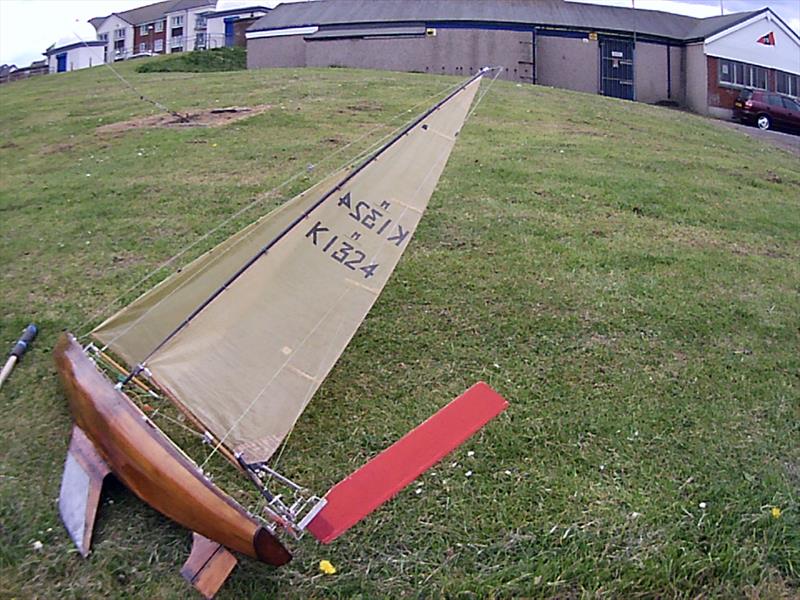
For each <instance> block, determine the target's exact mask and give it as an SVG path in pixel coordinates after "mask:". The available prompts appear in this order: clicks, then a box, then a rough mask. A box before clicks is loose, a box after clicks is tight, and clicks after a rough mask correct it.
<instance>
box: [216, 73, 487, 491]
mask: <svg viewBox="0 0 800 600" xmlns="http://www.w3.org/2000/svg"><path fill="white" fill-rule="evenodd" d="M494 69H495V70H496V72H495V75H494V77H492V79H491V80H490V81H489V84H488V85H487V86H486V89H485V90H483V91H482V92H481V94H480V95H479V96H478V98H477V100H475V103H474V104H473V105H472V109H471V110H470V111H469V113H467V116H466V117H464V123H463V124H462V126H461V128H462V129H463V128H464V126H465V125H466V123H467V122H468V121H469V119H470V117H472V115H473V113H474V112H475V110H476V109H477V108H478V106H479V105H480V103H481V101H482V100H483V97H484V96H486V94H487V93H488V92H489V90H490V89H491V87H492V84H493V83H494V82H495V80H496V79H497V77H498V76H499V75H500V73H501V72H502V71H503V67H494ZM432 171H433V167H431V169H430V171H428V174H426V176H425V177H424V178H423V183H421V184H420V186H419V188H418V191H419V189H421V187H422V185H424V182H425V181H426V180H427V178H428V177H429V176H430V173H431V172H432ZM407 210H408V207H404V208H403V212H402V213H401V215H400V216H401V218H402V216H403V215H405V213H406V212H407ZM380 251H381V248H380V247H379V248H378V249H377V250H376V252H375V255H374V256H373V257H372V260H371V261H370V262H371V263H374V262H376V261H377V259H378V257H379V256H380ZM349 291H350V290H349V288H348V289H346V290H345V294H346V293H347V292H349ZM343 296H344V294H343ZM343 296H342V297H343ZM340 326H341V325H340ZM316 327H317V326H315V327H314V329H315V330H316ZM268 385H269V384H268ZM264 389H266V387H265V388H264ZM263 393H264V390H262V391H261V393H260V394H259V397H260V396H261V395H262V394H263ZM254 402H255V401H254ZM297 421H298V419H295V422H294V423H293V424H292V427H291V428H290V429H289V431H288V432H287V433H286V436H285V437H284V438H283V442H282V443H281V449H280V451H279V452H278V456H277V457H275V460H274V461H273V463H272V467H271V468H272V469H273V470H275V471H277V470H278V464H279V463H280V460H281V458H282V457H283V453H284V451H285V450H286V447H287V446H288V444H289V438H291V437H292V433H293V432H294V430H295V429H296V428H297ZM233 427H235V425H233V426H232V427H231V429H230V430H228V432H226V434H225V437H228V435H229V434H230V433H231V430H232V429H233ZM221 445H222V440H220V441H219V443H218V444H217V446H216V447H215V448H214V452H216V451H217V450H218V449H219V446H221ZM209 458H210V457H209ZM204 464H205V463H204ZM267 481H268V482H269V480H267Z"/></svg>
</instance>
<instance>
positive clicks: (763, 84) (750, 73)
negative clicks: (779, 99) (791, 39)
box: [744, 65, 767, 90]
mask: <svg viewBox="0 0 800 600" xmlns="http://www.w3.org/2000/svg"><path fill="white" fill-rule="evenodd" d="M744 84H745V85H746V86H747V87H752V88H758V89H760V90H766V89H767V70H766V69H762V68H761V67H756V66H754V65H744Z"/></svg>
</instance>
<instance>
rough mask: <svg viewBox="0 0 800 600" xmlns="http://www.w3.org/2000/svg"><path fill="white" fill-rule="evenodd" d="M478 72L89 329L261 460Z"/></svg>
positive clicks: (317, 377) (434, 173) (370, 300)
mask: <svg viewBox="0 0 800 600" xmlns="http://www.w3.org/2000/svg"><path fill="white" fill-rule="evenodd" d="M480 80H481V77H480V75H478V76H476V77H475V78H473V79H472V80H470V82H468V83H467V84H466V85H464V86H463V87H460V88H459V89H458V90H457V91H455V92H454V93H453V94H451V95H450V96H449V97H448V98H447V99H446V100H445V101H443V102H442V103H440V104H439V105H437V106H436V107H435V108H434V109H432V110H431V111H429V112H428V113H426V114H425V115H424V116H423V118H421V119H419V120H418V121H417V122H416V123H415V124H414V125H413V126H412V127H410V128H408V129H407V130H406V131H404V132H403V134H402V135H400V136H399V137H398V138H396V139H395V140H393V141H392V142H390V143H389V144H388V145H387V146H385V147H383V148H382V149H381V150H379V151H378V152H377V153H376V155H375V156H374V157H373V158H372V159H370V160H369V161H368V162H367V163H366V164H365V165H363V166H362V167H359V168H358V169H356V170H355V171H352V172H349V173H348V172H346V171H343V172H339V173H336V174H334V175H332V176H331V177H329V178H327V179H326V180H324V181H323V182H321V183H320V184H318V185H316V186H314V187H313V188H311V189H310V190H308V191H307V192H306V193H304V194H301V195H300V196H298V197H296V198H294V199H292V200H291V201H290V202H288V203H286V204H285V205H283V206H282V207H280V208H279V209H277V210H276V211H273V212H272V213H270V214H269V215H267V216H266V217H264V218H263V219H261V220H260V221H257V222H256V223H254V224H253V225H251V226H249V227H248V228H245V229H244V230H243V231H241V232H239V233H238V234H236V235H234V236H233V237H231V238H230V239H228V240H226V241H225V242H223V243H222V244H220V245H219V246H217V247H216V248H214V249H213V250H212V251H210V252H209V253H207V254H205V255H203V256H201V257H200V258H198V259H197V260H195V261H194V262H193V263H191V264H190V265H188V266H187V267H186V268H185V269H183V270H182V271H181V272H179V273H177V274H175V275H174V276H173V277H170V278H168V279H167V280H165V281H164V282H163V283H162V284H160V285H159V286H157V287H156V288H154V289H153V290H151V291H150V292H148V293H147V294H145V295H143V296H142V297H140V298H139V299H138V300H136V301H135V302H134V303H132V304H131V305H130V306H128V307H126V308H125V309H123V310H121V311H120V312H118V313H117V314H116V315H114V316H113V317H111V318H110V319H108V320H107V321H106V322H104V323H103V324H101V325H100V326H99V327H98V328H96V329H95V330H94V331H93V332H92V335H93V336H94V338H95V339H97V340H99V341H100V342H102V343H104V344H106V345H108V346H109V347H110V348H112V349H113V350H114V351H115V352H117V353H118V354H120V355H121V356H122V357H124V358H125V359H126V360H127V361H128V362H129V363H130V364H137V363H139V362H141V361H142V360H146V367H147V369H148V370H149V372H150V373H151V375H152V377H153V379H154V381H155V382H156V383H157V384H158V385H159V386H160V387H162V388H163V389H165V390H166V391H167V392H168V393H169V394H170V395H172V396H173V397H174V398H176V399H177V401H178V402H179V403H181V404H182V405H183V407H184V408H185V409H186V410H188V411H190V412H191V413H192V415H193V416H194V417H195V418H196V419H197V420H198V421H199V422H200V423H202V424H203V425H204V426H205V427H206V428H207V429H208V430H209V431H210V432H211V433H212V434H214V436H215V437H216V438H217V439H219V440H221V441H222V443H223V444H224V445H225V446H227V447H228V448H231V449H232V450H233V451H234V452H237V453H241V456H242V459H243V460H244V462H246V463H255V462H261V461H266V460H267V459H268V458H269V457H270V456H271V455H272V454H273V453H274V452H275V450H276V449H277V448H278V446H279V445H280V443H281V441H282V440H283V439H284V437H285V436H286V434H287V433H288V432H289V431H290V430H291V428H292V427H293V425H294V423H295V421H296V420H297V418H298V417H299V416H300V414H301V413H302V412H303V410H304V408H305V407H306V405H307V404H308V402H309V400H310V399H311V397H312V396H313V394H314V392H315V391H316V390H317V388H318V387H319V386H320V385H321V384H322V381H323V380H324V379H325V377H326V376H327V374H328V372H329V371H330V370H331V368H332V367H333V365H334V364H335V363H336V361H337V360H338V358H339V356H340V355H341V354H342V352H343V351H344V349H345V347H346V346H347V344H348V343H349V341H350V339H351V338H352V337H353V335H354V334H355V332H356V330H357V329H358V327H359V325H360V324H361V322H362V321H363V320H364V318H365V316H366V314H367V312H368V311H369V309H370V308H371V307H372V305H373V304H374V302H375V300H376V299H377V297H378V295H379V294H380V292H381V290H382V289H383V287H384V285H385V284H386V282H387V280H388V278H389V276H390V275H391V273H392V271H393V270H394V267H395V265H396V264H397V262H398V261H399V259H400V256H401V255H402V253H403V251H404V250H405V248H406V247H407V246H408V243H409V241H410V239H411V236H412V235H413V233H414V230H415V229H416V227H417V224H418V223H419V220H420V218H421V217H422V213H423V211H424V210H425V208H426V207H427V204H428V200H429V199H430V197H431V194H432V193H433V190H434V188H435V187H436V183H437V182H438V180H439V176H440V175H441V173H442V171H443V169H444V167H445V164H446V162H447V159H448V157H449V155H450V151H451V150H452V148H453V145H454V143H455V140H456V136H457V135H458V132H459V130H460V129H461V127H462V125H463V123H464V120H465V118H466V115H467V111H468V110H469V107H470V105H471V104H472V101H473V98H474V96H475V93H476V91H477V89H478V87H479V85H480ZM265 248H268V250H267V251H266V252H264V253H262V252H261V251H262V250H263V249H265ZM243 267H244V268H243ZM209 299H210V301H209ZM198 307H200V308H199V309H198ZM193 310H194V311H195V312H192V311H193ZM187 315H191V317H192V318H191V319H190V320H188V322H187V321H184V319H185V318H186V316H187ZM165 340H166V341H165ZM154 348H155V351H154Z"/></svg>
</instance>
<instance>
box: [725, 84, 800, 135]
mask: <svg viewBox="0 0 800 600" xmlns="http://www.w3.org/2000/svg"><path fill="white" fill-rule="evenodd" d="M733 116H734V118H735V119H736V120H737V121H740V122H742V123H752V124H755V125H756V126H757V127H758V128H759V129H773V128H775V129H793V130H795V131H800V105H798V103H797V101H796V100H794V99H792V98H790V97H789V96H784V95H783V94H776V93H775V92H765V91H764V90H742V93H741V94H739V97H738V98H737V99H736V102H735V103H734V109H733Z"/></svg>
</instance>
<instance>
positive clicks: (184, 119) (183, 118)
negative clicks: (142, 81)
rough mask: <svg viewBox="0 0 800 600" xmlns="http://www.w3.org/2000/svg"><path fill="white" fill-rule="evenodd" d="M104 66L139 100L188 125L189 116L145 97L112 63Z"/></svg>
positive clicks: (85, 43) (87, 46)
mask: <svg viewBox="0 0 800 600" xmlns="http://www.w3.org/2000/svg"><path fill="white" fill-rule="evenodd" d="M72 35H74V36H75V37H76V38H78V40H79V41H80V42H81V43H82V44H83V45H84V46H86V48H88V49H89V50H91V46H89V44H88V43H87V42H86V40H84V39H83V38H82V37H81V36H80V35H78V34H77V33H75V31H73V32H72ZM103 64H104V65H105V66H107V67H108V68H109V69H111V72H112V73H113V74H114V75H115V76H116V78H117V79H119V80H120V81H121V82H122V83H123V84H124V85H125V86H127V87H128V88H129V89H130V90H131V91H132V92H133V93H134V94H136V95H137V96H139V100H143V101H145V102H149V103H150V104H152V105H153V106H155V107H156V108H157V109H159V110H161V111H163V112H165V113H167V114H170V115H172V116H173V117H175V118H176V119H178V120H179V121H180V122H181V123H186V122H187V121H188V120H189V119H188V116H187V115H182V114H180V113H179V112H178V111H175V110H172V109H171V108H169V107H168V106H165V105H164V104H162V103H161V102H159V101H158V100H155V99H154V98H150V97H148V96H145V95H144V94H143V93H142V92H140V91H139V90H138V89H137V88H136V86H135V85H133V84H132V83H131V82H130V81H128V80H127V79H125V78H124V77H123V76H122V75H121V74H120V73H119V71H117V70H116V69H115V68H114V66H113V65H112V64H111V63H109V62H106V61H105V60H104V61H103Z"/></svg>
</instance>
